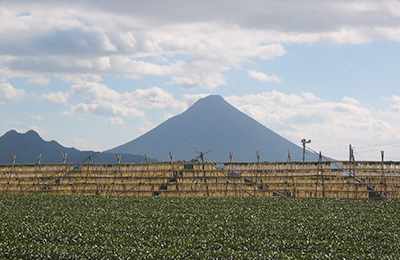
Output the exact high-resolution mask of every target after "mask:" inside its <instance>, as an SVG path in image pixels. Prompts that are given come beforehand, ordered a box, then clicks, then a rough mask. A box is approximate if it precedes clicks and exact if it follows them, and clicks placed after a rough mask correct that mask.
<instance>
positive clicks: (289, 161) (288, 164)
mask: <svg viewBox="0 0 400 260" xmlns="http://www.w3.org/2000/svg"><path fill="white" fill-rule="evenodd" d="M287 153H288V159H287V168H288V171H289V172H290V177H291V178H292V186H293V194H292V197H293V198H295V197H296V183H295V181H294V175H293V169H292V158H291V156H290V150H289V149H288V150H287Z"/></svg>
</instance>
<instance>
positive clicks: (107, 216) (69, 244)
mask: <svg viewBox="0 0 400 260" xmlns="http://www.w3.org/2000/svg"><path fill="white" fill-rule="evenodd" d="M0 219H1V222H0V258H1V259H45V258H48V259H177V258H180V259H204V258H205V259H207V258H208V259H210V258H213V259H216V258H219V259H223V258H231V259H277V258H285V259H286V258H292V259H299V258H304V259H314V258H322V259H344V258H346V259H355V258H360V259H399V258H400V247H399V239H400V230H399V226H400V202H399V201H370V200H323V199H321V200H310V199H303V200H302V199H261V198H194V197H191V198H177V197H175V198H171V197H97V196H51V195H48V196H39V195H0Z"/></svg>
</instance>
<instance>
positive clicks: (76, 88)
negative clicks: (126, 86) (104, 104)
mask: <svg viewBox="0 0 400 260" xmlns="http://www.w3.org/2000/svg"><path fill="white" fill-rule="evenodd" d="M71 94H73V95H80V96H84V97H85V98H86V100H87V101H88V102H98V101H103V100H110V101H118V100H119V99H120V98H121V94H119V93H118V92H117V91H115V90H112V89H111V88H109V87H108V86H106V85H104V84H99V83H97V82H82V83H81V84H76V85H72V86H71Z"/></svg>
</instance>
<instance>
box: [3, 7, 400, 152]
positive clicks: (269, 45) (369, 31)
mask: <svg viewBox="0 0 400 260" xmlns="http://www.w3.org/2000/svg"><path fill="white" fill-rule="evenodd" d="M399 41H400V2H399V1H306V0H301V1H261V0H260V1H256V0H250V1H208V0H205V1H177V0H176V1H171V0H166V1H122V0H116V1H113V2H112V4H110V2H109V1H101V0H99V1H74V0H71V1H68V3H62V4H61V3H57V2H52V1H50V2H49V1H44V0H43V1H35V3H34V4H32V3H31V2H30V1H7V0H5V1H2V3H1V4H0V108H1V113H0V120H1V121H2V122H3V123H2V124H1V125H0V134H4V133H6V132H7V131H9V130H11V129H15V130H17V131H19V132H26V131H28V130H29V129H34V130H35V131H37V132H39V134H40V135H41V136H42V137H43V138H44V139H45V140H53V139H54V140H57V141H58V142H60V143H61V144H62V145H64V146H68V147H76V148H78V149H81V150H85V149H91V150H100V151H103V150H107V149H110V148H113V147H115V146H118V145H121V144H123V143H126V142H128V141H131V140H133V139H135V138H136V137H138V136H140V135H141V134H143V133H145V132H146V131H148V130H150V129H152V128H153V127H155V126H157V125H158V124H160V123H162V122H163V121H164V120H166V119H168V118H170V117H172V116H174V115H177V114H179V113H181V112H183V111H184V110H185V109H187V108H188V107H189V106H190V105H191V104H193V103H194V102H195V101H196V100H197V99H199V98H201V97H205V96H207V95H209V94H218V95H221V96H223V97H224V98H225V99H226V100H227V101H228V102H230V103H231V104H232V105H234V106H235V107H236V108H238V109H239V110H241V111H243V112H244V113H246V114H247V115H249V116H251V117H253V118H254V119H256V120H257V121H259V122H260V123H262V124H263V125H265V126H266V127H268V128H270V129H271V130H273V131H275V132H277V133H278V134H280V135H282V136H283V137H285V138H287V139H289V140H290V141H292V142H294V143H297V144H299V145H300V140H301V139H303V138H306V139H311V140H312V143H311V144H310V145H309V146H310V148H312V149H314V150H316V151H322V153H323V154H325V155H327V156H331V157H334V158H338V159H346V158H347V157H348V146H349V144H352V145H353V146H354V149H355V156H356V159H357V160H379V159H380V151H381V150H385V157H386V159H388V160H400V124H399V119H400V94H399V93H398V92H399V91H398V89H399V88H398V85H399V82H400V48H399V47H400V45H399ZM150 156H151V155H150ZM261 157H262V156H261ZM261 159H265V160H267V159H268V158H261Z"/></svg>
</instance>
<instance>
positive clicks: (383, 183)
mask: <svg viewBox="0 0 400 260" xmlns="http://www.w3.org/2000/svg"><path fill="white" fill-rule="evenodd" d="M384 163H385V152H384V151H381V197H383V198H385V197H386V191H387V187H386V175H385V164H384Z"/></svg>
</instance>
